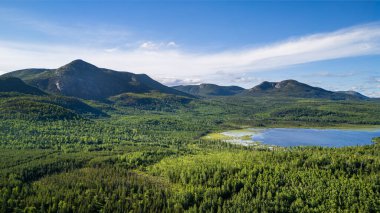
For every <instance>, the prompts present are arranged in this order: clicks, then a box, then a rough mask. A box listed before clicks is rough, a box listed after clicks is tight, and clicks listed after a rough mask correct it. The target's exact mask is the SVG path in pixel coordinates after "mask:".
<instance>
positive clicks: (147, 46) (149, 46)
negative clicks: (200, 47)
mask: <svg viewBox="0 0 380 213" xmlns="http://www.w3.org/2000/svg"><path fill="white" fill-rule="evenodd" d="M175 47H178V45H177V44H176V43H175V42H174V41H170V42H167V43H165V42H160V43H156V42H153V41H147V42H143V43H142V44H140V49H143V50H160V49H170V48H175Z"/></svg>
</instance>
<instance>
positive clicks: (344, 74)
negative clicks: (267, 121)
mask: <svg viewBox="0 0 380 213" xmlns="http://www.w3.org/2000/svg"><path fill="white" fill-rule="evenodd" d="M0 26H1V27H0V61H1V62H0V73H5V72H8V71H12V70H16V69H22V68H29V67H47V68H56V67H59V66H61V65H63V64H66V63H68V62H69V61H71V60H74V59H77V58H81V59H84V60H86V61H88V62H90V63H93V64H95V65H98V66H100V67H107V68H112V69H116V70H121V71H130V72H135V73H147V74H149V75H151V76H152V77H153V78H155V79H157V80H159V81H161V82H163V83H165V84H167V85H176V84H198V83H206V82H207V83H217V84H221V85H240V86H243V87H246V88H250V87H253V86H254V85H256V84H258V83H260V82H261V81H264V80H267V81H279V80H284V79H296V80H299V81H302V82H305V83H309V84H311V85H314V86H320V87H324V88H327V89H331V90H357V91H359V92H362V93H364V94H366V95H369V96H373V97H375V96H376V97H380V2H376V1H367V2H363V1H350V2H342V1H337V2H333V1H306V2H300V1H294V2H292V1H259V2H256V1H238V2H232V1H187V2H177V1H150V2H148V1H146V2H141V1H140V2H136V1H129V2H128V1H80V0H79V1H67V0H66V1H54V2H53V1H47V0H45V1H37V0H33V1H17V0H16V1H0Z"/></svg>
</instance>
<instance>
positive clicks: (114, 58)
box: [0, 20, 380, 85]
mask: <svg viewBox="0 0 380 213" xmlns="http://www.w3.org/2000/svg"><path fill="white" fill-rule="evenodd" d="M17 21H18V22H20V23H21V22H22V20H17ZM36 23H38V22H36V21H33V22H32V21H28V22H25V23H23V24H24V25H28V26H31V28H34V29H35V30H38V31H41V32H42V33H45V34H46V35H47V36H49V35H54V36H66V38H68V37H69V38H70V39H72V40H75V39H73V38H72V36H73V35H78V38H77V39H76V41H82V45H81V42H79V43H78V42H68V39H56V40H58V41H62V42H61V43H60V42H41V41H38V42H37V41H32V40H28V41H27V40H24V41H14V40H10V39H4V38H1V36H0V60H1V63H0V74H2V73H6V72H9V71H13V70H17V69H23V68H31V67H37V68H38V67H46V68H57V67H59V66H61V65H64V64H66V63H68V62H70V61H72V60H74V59H78V58H80V59H83V60H86V61H88V62H90V63H93V64H95V65H97V66H100V67H107V68H112V69H115V70H120V71H130V72H135V73H146V74H149V75H151V76H152V77H154V78H157V79H159V80H160V81H161V82H163V83H166V84H168V85H175V84H196V83H202V82H207V81H208V79H215V78H218V77H219V78H229V77H231V76H232V77H231V79H230V82H231V83H241V82H250V81H252V82H256V81H258V79H255V78H252V77H250V78H249V77H246V74H249V73H251V74H252V73H254V72H263V71H270V70H279V69H281V68H284V67H287V66H292V65H297V64H305V63H310V62H317V61H324V60H330V59H340V58H348V57H356V56H365V55H379V54H380V23H371V24H366V25H360V26H354V27H350V28H346V29H341V30H338V31H334V32H328V33H319V34H312V35H306V36H302V37H295V38H291V39H287V40H283V41H278V42H275V43H271V44H266V45H262V46H259V47H252V48H240V49H239V48H236V49H227V50H224V51H221V52H192V51H187V50H186V49H184V48H183V47H186V46H185V45H178V44H177V43H176V42H175V41H149V40H145V41H138V40H137V41H130V42H126V41H125V40H122V39H120V40H119V39H116V40H117V41H116V42H105V43H102V42H100V43H93V45H91V43H85V42H84V43H83V37H88V30H84V31H83V30H78V29H77V28H75V27H73V28H68V27H67V26H64V27H62V26H56V27H54V25H52V24H51V23H43V24H39V25H38V24H36ZM40 25H41V26H44V27H41V26H40ZM35 26H37V27H35ZM57 29H65V30H64V31H66V32H69V33H66V34H68V35H66V34H65V33H63V34H62V35H58V34H56V33H55V32H56V31H57ZM50 31H52V32H50ZM59 31H61V30H59ZM110 32H111V33H109V32H108V33H104V31H102V30H99V29H98V28H97V30H94V31H93V33H94V34H96V35H94V36H93V38H96V40H105V41H109V40H110V39H111V38H114V37H115V35H119V36H116V37H120V38H126V37H128V36H127V35H128V33H127V32H125V31H121V32H118V31H117V30H114V31H110ZM63 41H65V42H63ZM110 45H111V46H110ZM322 75H327V74H326V73H322ZM329 75H334V74H329Z"/></svg>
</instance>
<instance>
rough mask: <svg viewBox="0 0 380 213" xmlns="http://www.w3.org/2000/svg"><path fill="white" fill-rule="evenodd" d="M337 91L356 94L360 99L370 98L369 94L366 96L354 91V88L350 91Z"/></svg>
mask: <svg viewBox="0 0 380 213" xmlns="http://www.w3.org/2000/svg"><path fill="white" fill-rule="evenodd" d="M337 93H341V94H346V95H351V96H355V97H357V98H358V99H369V98H368V97H367V96H365V95H363V94H361V93H359V92H355V91H352V90H350V91H338V92H337Z"/></svg>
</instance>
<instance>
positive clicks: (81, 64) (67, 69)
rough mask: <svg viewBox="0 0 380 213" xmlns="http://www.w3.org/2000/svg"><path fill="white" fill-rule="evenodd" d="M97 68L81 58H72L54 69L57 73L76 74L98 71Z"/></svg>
mask: <svg viewBox="0 0 380 213" xmlns="http://www.w3.org/2000/svg"><path fill="white" fill-rule="evenodd" d="M98 70H99V68H98V67H96V66H95V65H93V64H90V63H88V62H86V61H83V60H81V59H77V60H74V61H72V62H70V63H68V64H66V65H64V66H62V67H60V68H58V69H57V70H56V71H57V73H61V74H63V73H65V74H69V75H77V74H86V73H88V74H90V73H93V72H95V71H98Z"/></svg>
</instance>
